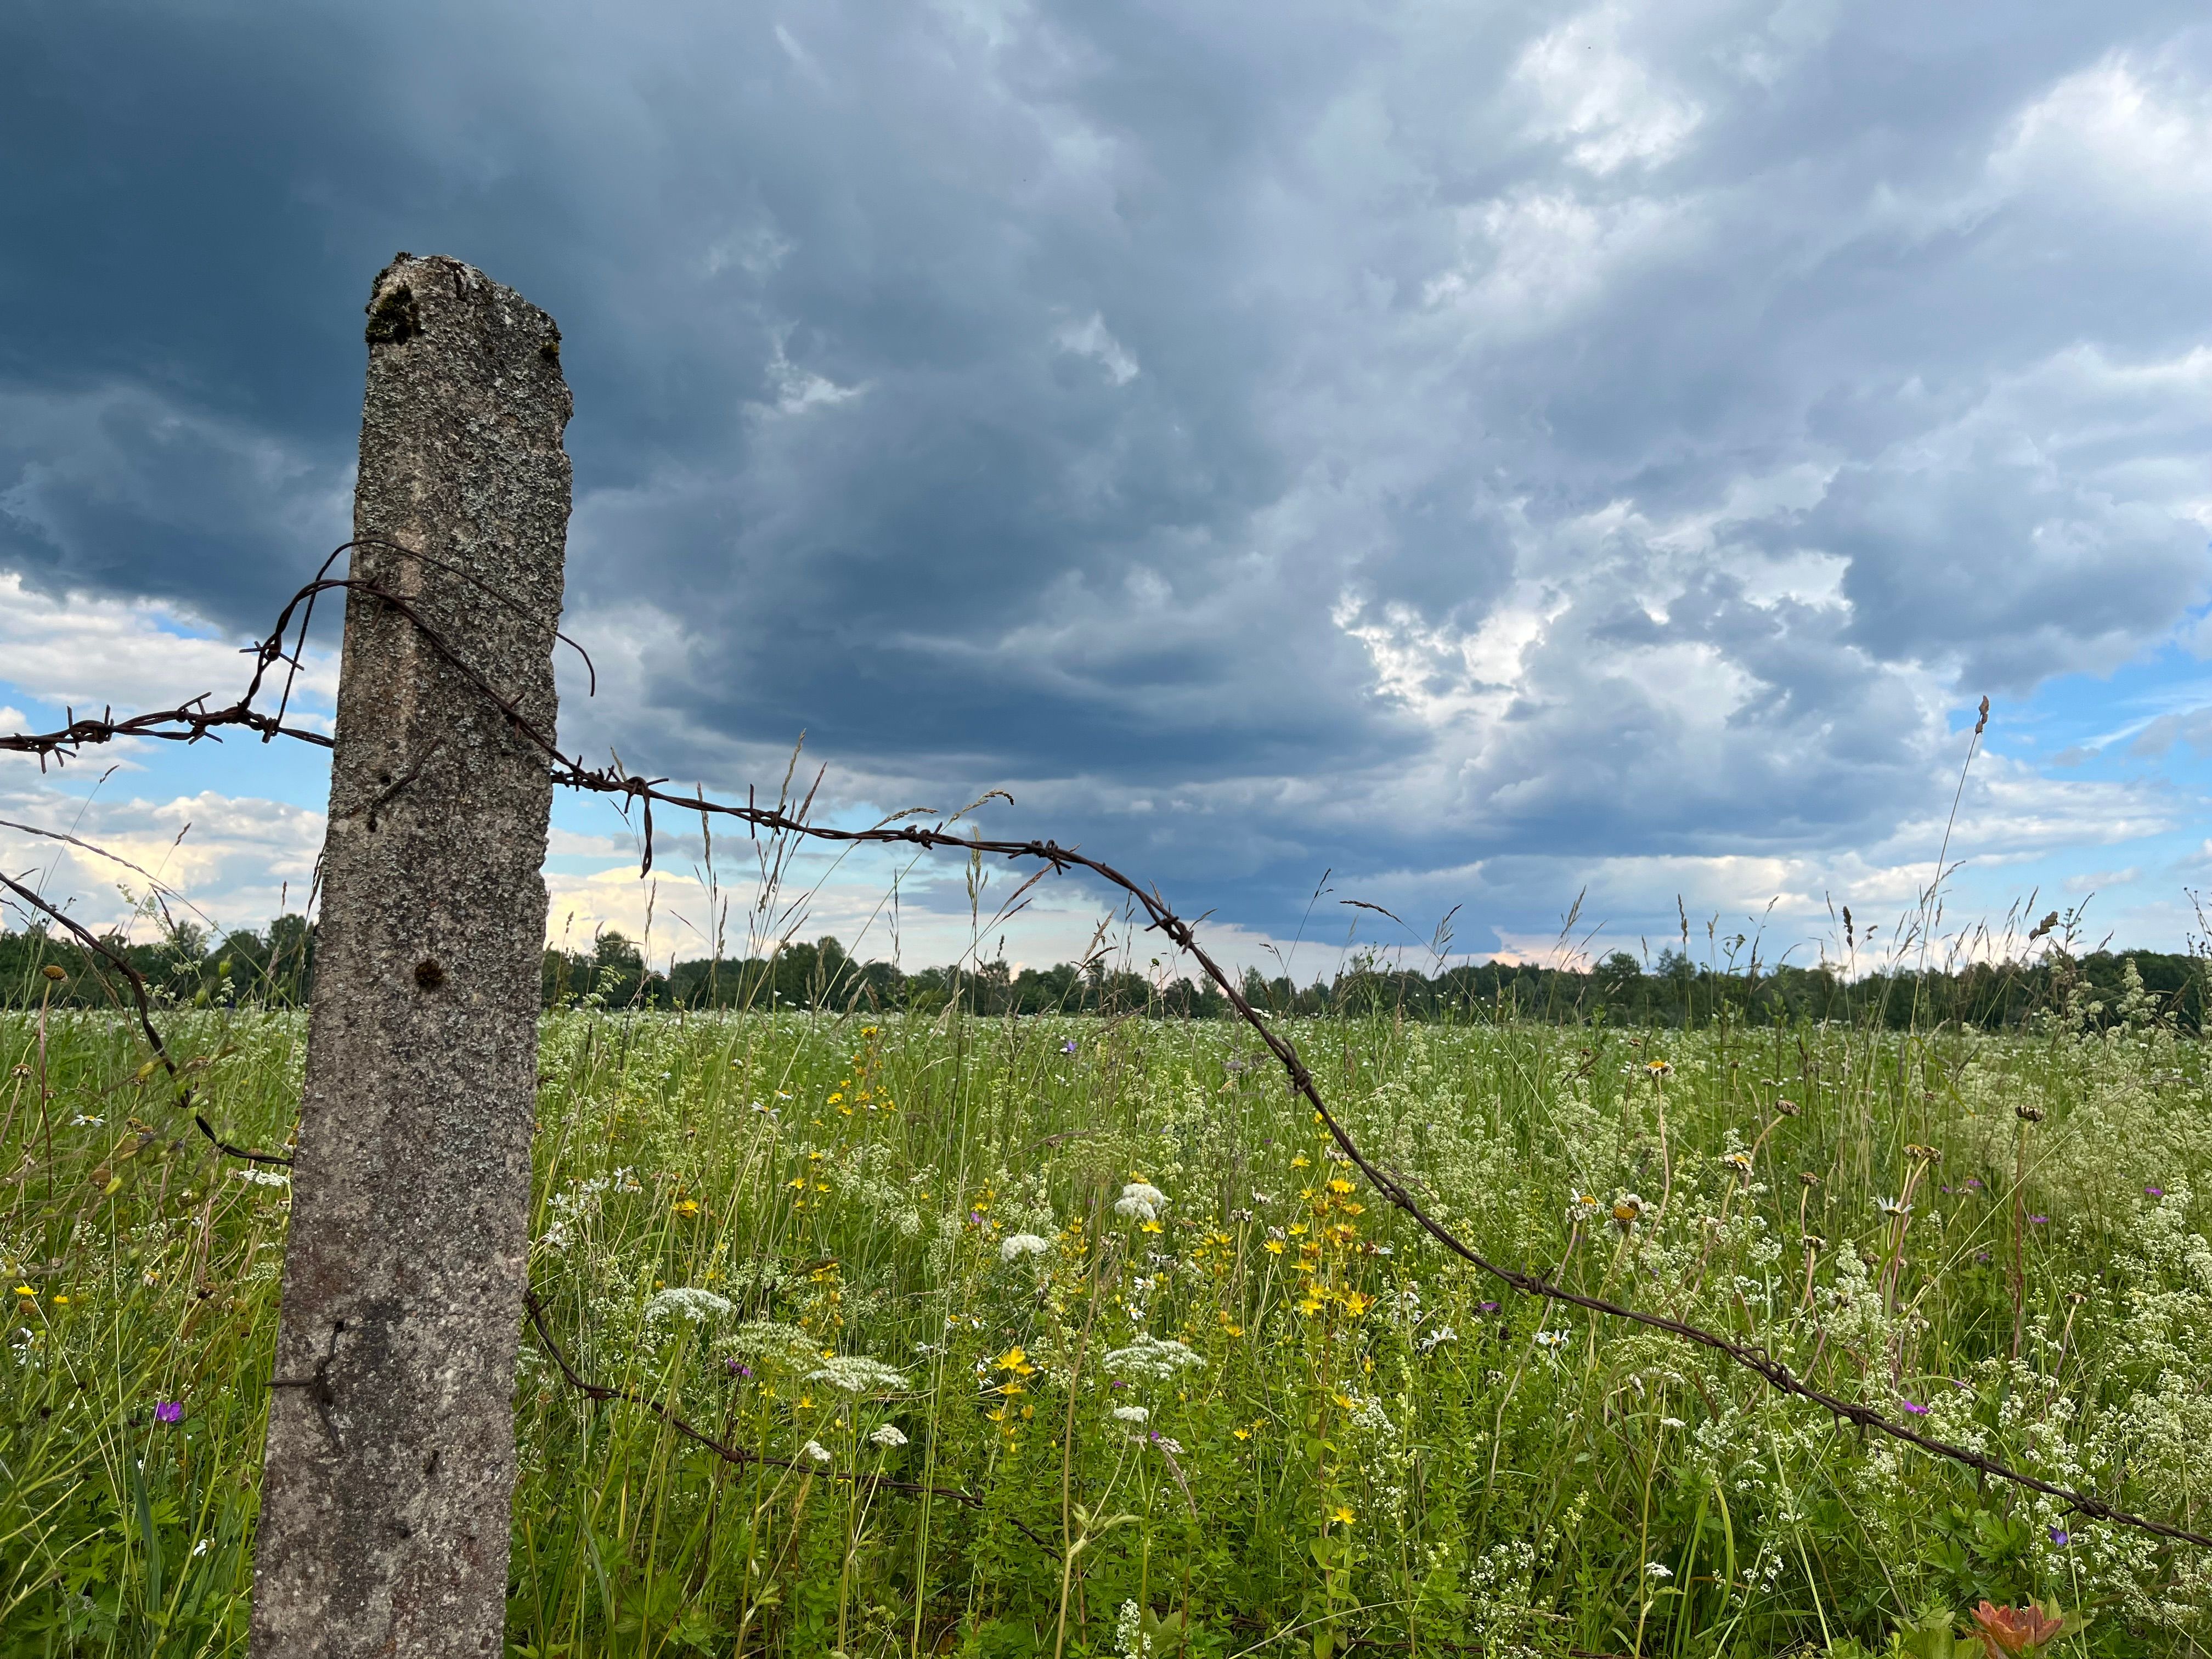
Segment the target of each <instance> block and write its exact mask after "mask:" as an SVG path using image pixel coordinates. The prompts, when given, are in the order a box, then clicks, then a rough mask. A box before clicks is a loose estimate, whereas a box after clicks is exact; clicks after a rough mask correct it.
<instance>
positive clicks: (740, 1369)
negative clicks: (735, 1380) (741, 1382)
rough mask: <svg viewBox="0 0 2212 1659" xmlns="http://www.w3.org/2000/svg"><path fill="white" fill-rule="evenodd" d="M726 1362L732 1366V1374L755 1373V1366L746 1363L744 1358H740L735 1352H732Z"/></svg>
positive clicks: (745, 1374) (746, 1374) (749, 1374)
mask: <svg viewBox="0 0 2212 1659" xmlns="http://www.w3.org/2000/svg"><path fill="white" fill-rule="evenodd" d="M726 1364H728V1366H729V1368H730V1375H731V1376H751V1375H752V1374H753V1368H752V1367H751V1366H750V1365H748V1364H745V1363H744V1361H743V1360H741V1359H739V1358H737V1356H736V1355H734V1354H732V1356H731V1357H730V1358H729V1359H728V1360H727V1361H726Z"/></svg>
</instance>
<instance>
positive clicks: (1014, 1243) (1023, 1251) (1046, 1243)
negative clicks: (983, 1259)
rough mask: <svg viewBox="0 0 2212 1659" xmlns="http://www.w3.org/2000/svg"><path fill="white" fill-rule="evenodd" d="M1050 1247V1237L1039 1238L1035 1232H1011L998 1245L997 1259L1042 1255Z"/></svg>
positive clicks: (1009, 1259) (1012, 1259) (1006, 1259)
mask: <svg viewBox="0 0 2212 1659" xmlns="http://www.w3.org/2000/svg"><path fill="white" fill-rule="evenodd" d="M1051 1248H1052V1241H1051V1240H1050V1239H1046V1238H1039V1237H1037V1236H1036V1234H1035V1233H1012V1234H1009V1235H1008V1236H1007V1237H1006V1238H1005V1239H1004V1240H1003V1241H1002V1242H1001V1243H1000V1245H999V1260H1000V1261H1014V1260H1015V1259H1016V1258H1017V1257H1020V1256H1024V1255H1043V1254H1044V1253H1045V1252H1046V1251H1047V1250H1048V1249H1051Z"/></svg>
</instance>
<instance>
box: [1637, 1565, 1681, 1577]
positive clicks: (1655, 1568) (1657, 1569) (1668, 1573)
mask: <svg viewBox="0 0 2212 1659" xmlns="http://www.w3.org/2000/svg"><path fill="white" fill-rule="evenodd" d="M1644 1571H1645V1572H1647V1573H1649V1574H1650V1575H1651V1577H1654V1578H1672V1577H1674V1568H1672V1567H1670V1566H1668V1565H1667V1564H1666V1563H1665V1562H1664V1561H1646V1562H1645V1563H1644Z"/></svg>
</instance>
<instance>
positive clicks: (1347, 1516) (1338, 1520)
mask: <svg viewBox="0 0 2212 1659" xmlns="http://www.w3.org/2000/svg"><path fill="white" fill-rule="evenodd" d="M1328 1519H1329V1524H1330V1525H1331V1526H1335V1527H1352V1526H1357V1525H1358V1523H1359V1517H1358V1516H1356V1515H1354V1514H1353V1513H1352V1511H1351V1510H1349V1509H1347V1508H1346V1507H1345V1506H1344V1505H1343V1504H1336V1505H1335V1506H1334V1507H1333V1508H1332V1509H1331V1510H1329V1512H1328Z"/></svg>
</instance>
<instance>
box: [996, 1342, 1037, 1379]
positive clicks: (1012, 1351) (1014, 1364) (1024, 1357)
mask: <svg viewBox="0 0 2212 1659" xmlns="http://www.w3.org/2000/svg"><path fill="white" fill-rule="evenodd" d="M996 1369H997V1370H1002V1371H1012V1373H1013V1374H1014V1375H1015V1376H1031V1375H1033V1374H1034V1373H1035V1372H1036V1366H1034V1365H1032V1364H1030V1356H1029V1351H1028V1350H1027V1349H1025V1348H1024V1347H1023V1346H1022V1345H1021V1344H1020V1343H1018V1342H1017V1343H1016V1344H1014V1346H1012V1347H1011V1348H1009V1349H1007V1350H1006V1352H1004V1353H1002V1354H1000V1356H999V1359H998V1364H997V1366H996Z"/></svg>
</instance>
